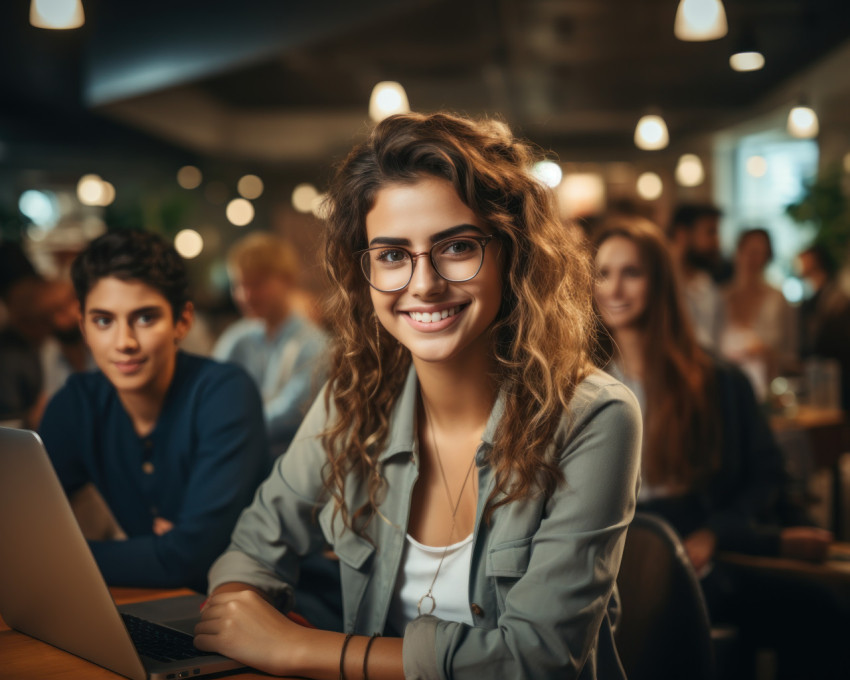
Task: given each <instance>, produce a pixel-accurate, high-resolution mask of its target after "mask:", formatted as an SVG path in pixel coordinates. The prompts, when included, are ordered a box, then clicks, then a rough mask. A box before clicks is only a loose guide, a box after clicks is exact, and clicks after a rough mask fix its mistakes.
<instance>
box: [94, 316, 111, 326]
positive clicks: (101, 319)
mask: <svg viewBox="0 0 850 680" xmlns="http://www.w3.org/2000/svg"><path fill="white" fill-rule="evenodd" d="M92 323H94V325H95V327H96V328H108V327H109V324H110V323H112V319H110V318H109V317H108V316H95V317H93V318H92Z"/></svg>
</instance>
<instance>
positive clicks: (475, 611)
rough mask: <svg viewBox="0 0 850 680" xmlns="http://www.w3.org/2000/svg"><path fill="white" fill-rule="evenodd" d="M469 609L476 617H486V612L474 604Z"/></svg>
mask: <svg viewBox="0 0 850 680" xmlns="http://www.w3.org/2000/svg"><path fill="white" fill-rule="evenodd" d="M469 608H470V609H471V610H472V613H473V615H474V616H484V610H483V609H481V607H479V606H478V605H477V604H475V603H474V602H473V603H472V604H471V605H469Z"/></svg>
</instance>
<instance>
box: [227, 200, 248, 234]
mask: <svg viewBox="0 0 850 680" xmlns="http://www.w3.org/2000/svg"><path fill="white" fill-rule="evenodd" d="M224 212H225V214H226V215H227V219H228V220H230V223H231V224H232V225H234V226H236V227H244V226H245V225H246V224H250V222H251V220H253V219H254V206H253V205H251V202H250V201H246V200H245V199H244V198H234V199H233V200H232V201H230V203H228V204H227V208H225V211H224Z"/></svg>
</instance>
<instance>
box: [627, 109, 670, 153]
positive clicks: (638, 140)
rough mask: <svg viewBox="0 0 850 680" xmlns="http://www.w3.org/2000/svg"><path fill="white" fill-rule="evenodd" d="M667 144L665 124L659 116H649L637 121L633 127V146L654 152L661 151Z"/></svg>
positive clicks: (668, 141) (667, 137) (668, 140)
mask: <svg viewBox="0 0 850 680" xmlns="http://www.w3.org/2000/svg"><path fill="white" fill-rule="evenodd" d="M669 143H670V135H669V133H668V132H667V123H665V122H664V119H663V118H662V117H661V116H658V115H655V114H649V115H646V116H643V118H641V119H640V120H639V121H638V124H637V126H636V127H635V146H637V147H638V148H639V149H646V150H647V151H654V150H657V149H663V148H664V147H665V146H667V145H668V144H669Z"/></svg>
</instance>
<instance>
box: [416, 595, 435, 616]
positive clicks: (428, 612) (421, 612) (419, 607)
mask: <svg viewBox="0 0 850 680" xmlns="http://www.w3.org/2000/svg"><path fill="white" fill-rule="evenodd" d="M425 600H430V601H431V608H430V609H429V610H428V611H427V612H423V611H422V603H423V602H424V601H425ZM436 608H437V601H436V600H435V599H434V596H433V595H431V592H430V591H429V592H427V593H425V594H424V595H423V596H422V597H420V598H419V604H417V605H416V611H417V612H419V616H422V615H423V614H426V615H427V614H431V613H433V611H434V610H435V609H436Z"/></svg>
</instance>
